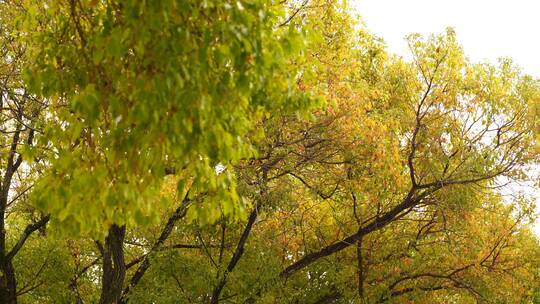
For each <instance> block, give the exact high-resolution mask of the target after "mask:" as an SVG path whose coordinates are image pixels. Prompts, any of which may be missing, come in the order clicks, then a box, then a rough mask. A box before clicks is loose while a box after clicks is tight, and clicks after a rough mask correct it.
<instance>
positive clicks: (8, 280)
mask: <svg viewBox="0 0 540 304" xmlns="http://www.w3.org/2000/svg"><path fill="white" fill-rule="evenodd" d="M1 272H2V273H0V303H5V304H16V303H17V281H16V280H15V269H14V268H13V263H11V261H6V259H5V258H3V259H2V265H1Z"/></svg>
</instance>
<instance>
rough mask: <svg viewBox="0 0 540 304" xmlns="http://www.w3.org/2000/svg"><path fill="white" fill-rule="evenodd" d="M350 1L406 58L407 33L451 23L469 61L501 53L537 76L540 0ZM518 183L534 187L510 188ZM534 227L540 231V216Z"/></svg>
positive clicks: (539, 67) (436, 29)
mask: <svg viewBox="0 0 540 304" xmlns="http://www.w3.org/2000/svg"><path fill="white" fill-rule="evenodd" d="M349 1H350V4H351V6H353V7H354V8H355V9H356V10H357V12H358V13H359V14H360V15H361V17H362V19H363V20H364V22H365V23H366V26H367V28H368V29H369V30H370V31H371V32H372V33H374V34H376V35H377V36H379V37H381V38H383V39H384V40H385V41H386V43H387V45H388V49H389V50H390V51H391V52H393V53H397V54H399V55H402V56H403V57H405V58H410V57H409V56H408V55H410V54H409V53H408V51H407V44H406V42H405V40H404V37H405V36H406V35H407V34H410V33H413V32H416V33H420V34H423V35H429V34H431V33H440V32H443V31H444V30H445V29H446V28H447V27H449V26H451V27H453V28H454V29H455V30H456V33H457V38H458V42H459V43H461V45H462V46H463V49H464V51H465V54H466V55H467V56H468V57H469V58H470V59H471V60H472V61H474V62H482V61H490V62H492V63H495V62H496V59H497V58H499V57H511V58H512V59H513V60H514V62H515V63H516V64H517V65H518V66H520V67H521V68H522V69H523V71H524V72H526V73H528V74H531V75H533V76H535V77H537V78H540V0H514V1H508V0H505V1H502V0H491V1H490V0H445V1H442V0H403V1H400V0H349ZM518 189H519V190H521V191H525V192H529V191H534V190H533V189H532V188H528V187H524V188H521V187H517V188H516V187H514V188H513V190H518ZM529 194H531V193H529ZM538 207H540V203H538ZM538 211H539V212H540V208H539V209H538ZM534 230H535V232H536V234H537V235H540V221H537V223H536V225H535V227H534Z"/></svg>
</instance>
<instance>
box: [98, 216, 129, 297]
mask: <svg viewBox="0 0 540 304" xmlns="http://www.w3.org/2000/svg"><path fill="white" fill-rule="evenodd" d="M125 235H126V227H125V226H122V227H119V226H117V225H113V226H111V228H110V229H109V234H108V235H107V238H106V239H105V246H103V276H102V286H101V297H100V300H99V303H100V304H118V303H120V298H121V297H122V288H123V285H124V279H125V277H126V264H125V261H124V237H125Z"/></svg>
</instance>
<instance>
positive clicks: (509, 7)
mask: <svg viewBox="0 0 540 304" xmlns="http://www.w3.org/2000/svg"><path fill="white" fill-rule="evenodd" d="M349 3H350V4H351V6H353V7H355V8H356V10H357V11H358V13H359V14H360V15H361V16H362V19H363V20H364V21H365V23H366V25H367V27H368V29H370V30H371V32H373V33H375V34H377V35H378V36H380V37H382V38H383V39H384V40H385V41H386V43H387V44H388V47H389V50H390V51H392V52H394V53H398V54H400V55H404V56H405V57H406V54H407V53H406V52H407V49H406V43H405V42H404V39H403V38H404V37H405V35H407V34H409V33H412V32H417V33H421V34H425V35H427V34H430V33H440V32H443V31H444V30H445V28H446V27H448V26H451V27H453V28H454V29H455V30H456V33H457V38H458V41H459V42H460V43H461V44H462V45H463V48H464V50H465V53H466V55H467V56H468V57H469V58H471V59H472V60H473V61H475V62H478V61H485V60H488V61H490V62H495V60H496V59H497V58H498V57H502V56H504V57H511V58H512V59H513V60H514V62H515V63H516V64H517V65H519V66H520V67H521V68H522V69H523V70H524V71H525V72H526V73H528V74H531V75H533V76H535V77H540V1H538V0H514V1H508V0H505V1H502V0H445V1H442V0H401V1H400V0H349Z"/></svg>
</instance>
